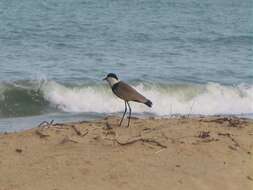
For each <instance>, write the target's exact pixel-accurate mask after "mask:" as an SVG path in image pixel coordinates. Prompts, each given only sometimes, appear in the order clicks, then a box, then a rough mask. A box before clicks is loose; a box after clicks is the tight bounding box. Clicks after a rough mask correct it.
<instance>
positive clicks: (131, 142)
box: [115, 137, 167, 148]
mask: <svg viewBox="0 0 253 190" xmlns="http://www.w3.org/2000/svg"><path fill="white" fill-rule="evenodd" d="M115 141H116V142H117V143H118V144H119V145H122V146H124V145H130V144H134V143H136V142H138V141H141V142H146V143H152V144H155V145H156V146H159V147H162V148H167V146H166V145H163V144H161V143H160V142H158V141H156V140H155V139H150V138H143V137H135V138H132V139H130V140H128V141H126V142H122V141H120V140H119V139H118V138H115Z"/></svg>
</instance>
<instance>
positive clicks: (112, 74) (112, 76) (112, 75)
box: [106, 73, 119, 80]
mask: <svg viewBox="0 0 253 190" xmlns="http://www.w3.org/2000/svg"><path fill="white" fill-rule="evenodd" d="M109 77H111V78H115V79H117V80H119V79H118V77H117V75H115V74H114V73H109V74H108V75H107V76H106V78H109Z"/></svg>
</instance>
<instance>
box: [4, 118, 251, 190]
mask: <svg viewBox="0 0 253 190" xmlns="http://www.w3.org/2000/svg"><path fill="white" fill-rule="evenodd" d="M119 120H120V118H119V117H111V116H109V117H106V118H104V119H100V120H95V121H81V122H72V123H53V122H52V123H51V124H50V122H49V123H47V122H44V123H43V124H41V125H40V127H35V128H32V129H28V130H24V131H20V132H11V133H0V153H1V154H0V174H1V178H0V190H6V189H17V190H23V189H24V190H29V189H38V190H40V189H41V190H42V189H43V190H45V189H59V190H60V189H61V190H64V189H66V190H67V189H76V190H79V189H80V190H81V189H101V188H103V189H118V188H121V189H168V188H170V187H173V189H201V190H202V189H204V190H205V189H206V190H209V189H210V190H211V189H214V188H215V189H232V190H233V189H240V188H241V189H246V190H247V189H252V187H253V158H252V156H253V138H252V137H253V120H252V119H247V118H238V117H217V116H207V117H206V116H205V117H203V116H201V117H189V118H188V117H184V116H183V117H175V118H155V117H150V118H145V119H144V118H137V117H133V118H132V120H131V126H130V127H129V128H124V127H121V128H119V127H117V124H118V122H119Z"/></svg>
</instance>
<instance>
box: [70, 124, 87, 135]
mask: <svg viewBox="0 0 253 190" xmlns="http://www.w3.org/2000/svg"><path fill="white" fill-rule="evenodd" d="M71 128H72V129H73V130H74V131H75V132H76V134H77V135H78V136H81V137H83V136H85V135H87V134H88V133H89V131H88V130H86V131H85V132H84V133H82V132H81V131H80V130H79V129H77V128H76V126H75V125H71Z"/></svg>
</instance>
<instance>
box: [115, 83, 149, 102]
mask: <svg viewBox="0 0 253 190" xmlns="http://www.w3.org/2000/svg"><path fill="white" fill-rule="evenodd" d="M113 92H114V93H115V94H116V95H117V96H118V97H119V98H121V99H123V100H126V101H136V102H141V103H145V102H147V99H146V98H145V97H144V96H142V95H141V94H140V93H139V92H137V91H136V90H135V89H134V88H133V87H131V86H129V85H128V84H126V83H124V82H122V81H120V82H119V83H117V84H116V86H115V88H114V89H113Z"/></svg>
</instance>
